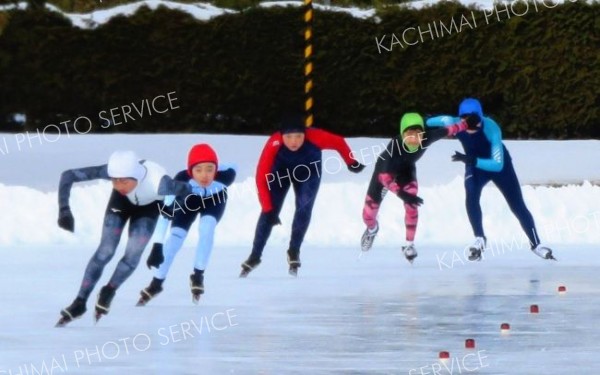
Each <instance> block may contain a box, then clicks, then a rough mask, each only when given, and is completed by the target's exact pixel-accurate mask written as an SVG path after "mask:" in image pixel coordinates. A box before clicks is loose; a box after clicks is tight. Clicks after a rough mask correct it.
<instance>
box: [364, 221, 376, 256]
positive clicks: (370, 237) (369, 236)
mask: <svg viewBox="0 0 600 375" xmlns="http://www.w3.org/2000/svg"><path fill="white" fill-rule="evenodd" d="M377 232H379V224H378V223H376V224H375V228H373V229H369V228H367V229H365V231H364V233H363V235H362V237H361V239H360V246H361V249H362V251H369V250H370V249H371V246H373V241H375V236H377Z"/></svg>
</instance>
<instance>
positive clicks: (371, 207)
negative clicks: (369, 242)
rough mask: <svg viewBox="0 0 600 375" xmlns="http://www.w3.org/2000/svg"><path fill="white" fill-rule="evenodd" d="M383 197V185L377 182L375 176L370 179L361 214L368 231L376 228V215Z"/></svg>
mask: <svg viewBox="0 0 600 375" xmlns="http://www.w3.org/2000/svg"><path fill="white" fill-rule="evenodd" d="M384 195H385V192H384V188H383V185H382V184H381V183H380V182H379V181H378V180H377V178H376V176H374V177H372V178H371V182H370V183H369V188H368V189H367V196H366V198H365V205H364V207H363V212H362V217H363V222H364V223H365V225H366V226H367V228H369V229H375V227H376V226H377V214H378V213H379V206H380V205H381V202H382V200H383V196H384Z"/></svg>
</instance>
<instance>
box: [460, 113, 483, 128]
mask: <svg viewBox="0 0 600 375" xmlns="http://www.w3.org/2000/svg"><path fill="white" fill-rule="evenodd" d="M463 118H464V119H465V121H466V122H467V129H469V130H475V129H477V125H479V123H480V122H481V117H479V115H478V114H477V113H470V114H468V115H466V116H465V117H463Z"/></svg>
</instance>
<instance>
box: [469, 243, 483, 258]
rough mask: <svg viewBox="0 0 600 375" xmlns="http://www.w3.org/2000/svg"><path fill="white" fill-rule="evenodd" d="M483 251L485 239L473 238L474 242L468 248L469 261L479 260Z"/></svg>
mask: <svg viewBox="0 0 600 375" xmlns="http://www.w3.org/2000/svg"><path fill="white" fill-rule="evenodd" d="M484 250H485V237H475V242H473V244H472V245H471V246H469V253H470V254H469V260H470V261H476V260H481V253H482V252H483V251H484Z"/></svg>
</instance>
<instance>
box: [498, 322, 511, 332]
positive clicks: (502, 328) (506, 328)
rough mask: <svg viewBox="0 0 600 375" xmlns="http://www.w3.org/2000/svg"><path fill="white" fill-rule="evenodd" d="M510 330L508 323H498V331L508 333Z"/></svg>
mask: <svg viewBox="0 0 600 375" xmlns="http://www.w3.org/2000/svg"><path fill="white" fill-rule="evenodd" d="M509 331H510V324H508V323H502V324H501V325H500V332H502V333H508V332H509Z"/></svg>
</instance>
